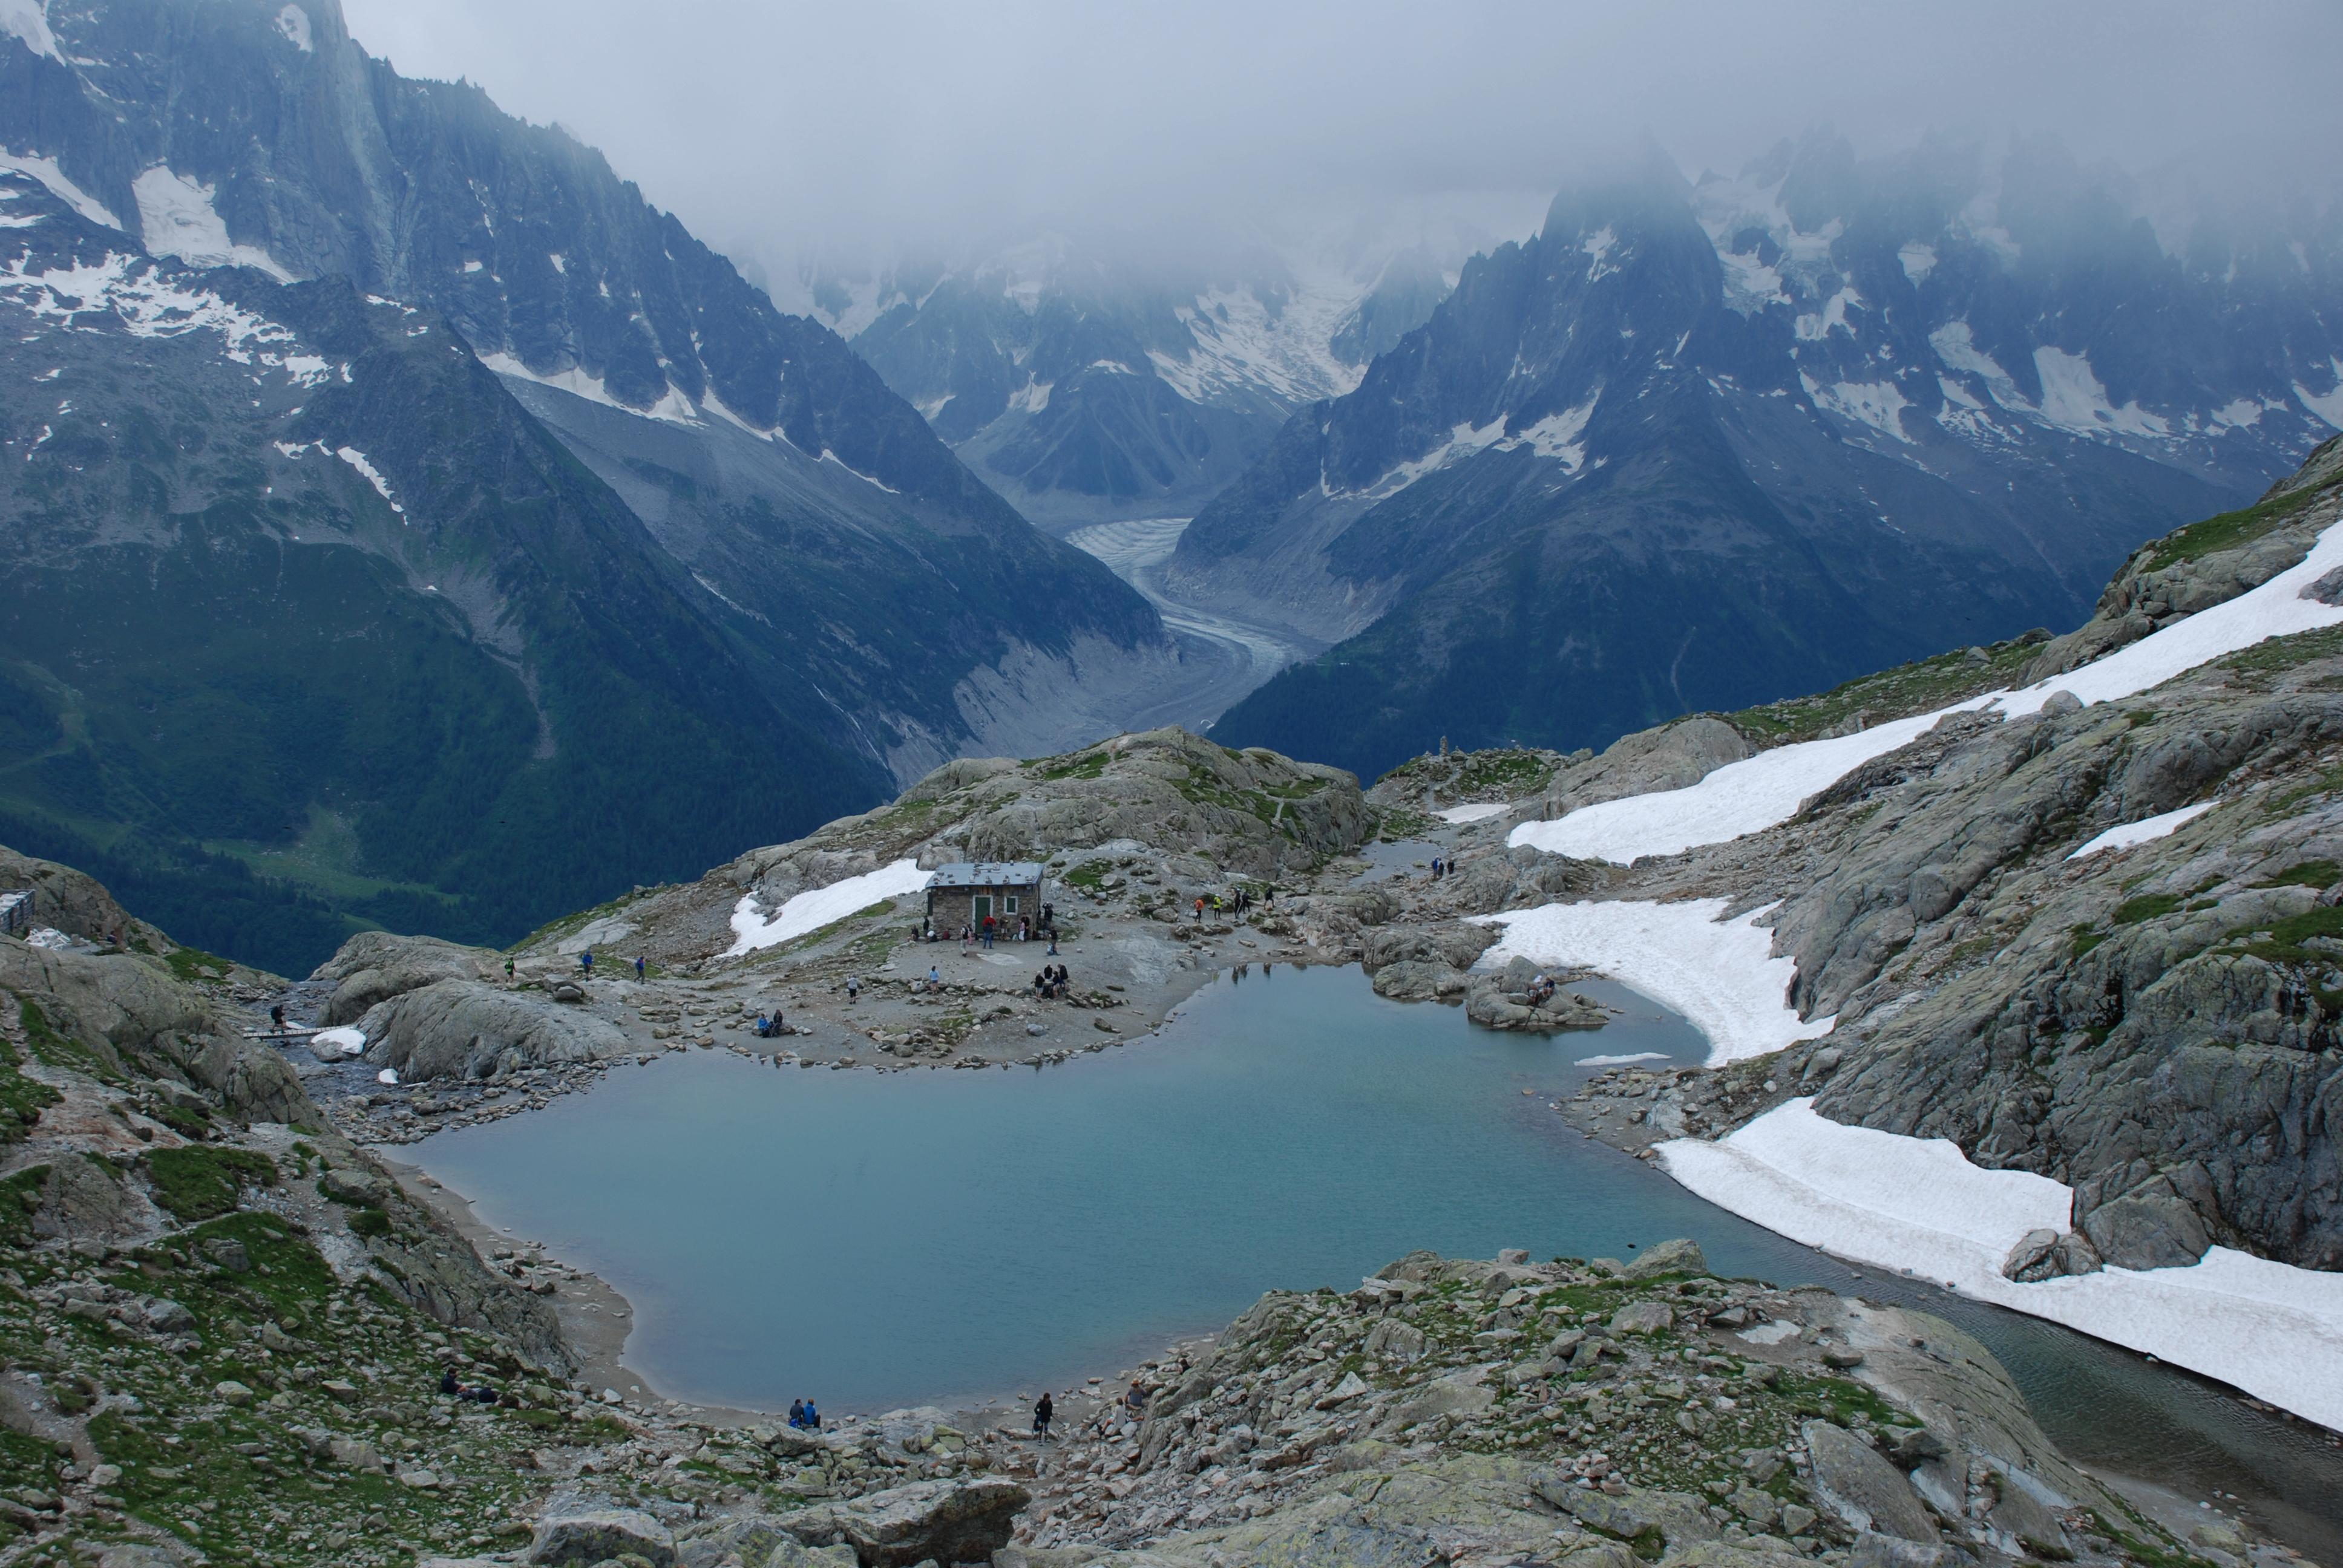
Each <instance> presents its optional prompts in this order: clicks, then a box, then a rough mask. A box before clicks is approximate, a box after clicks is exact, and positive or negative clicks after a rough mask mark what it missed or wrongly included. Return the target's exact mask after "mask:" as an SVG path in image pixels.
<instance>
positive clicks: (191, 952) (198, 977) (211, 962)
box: [163, 948, 236, 983]
mask: <svg viewBox="0 0 2343 1568" xmlns="http://www.w3.org/2000/svg"><path fill="white" fill-rule="evenodd" d="M163 961H164V962H165V963H166V964H168V965H170V966H171V972H172V973H173V974H175V975H176V976H178V977H179V978H180V979H181V980H186V981H188V982H190V983H196V982H200V981H203V980H226V979H227V977H228V975H229V973H230V972H231V971H233V970H235V968H236V964H235V962H234V960H229V959H224V958H222V957H220V956H219V955H218V954H217V953H207V952H206V951H204V950H202V949H201V948H173V949H172V950H170V952H169V953H168V954H166V956H165V958H164V960H163Z"/></svg>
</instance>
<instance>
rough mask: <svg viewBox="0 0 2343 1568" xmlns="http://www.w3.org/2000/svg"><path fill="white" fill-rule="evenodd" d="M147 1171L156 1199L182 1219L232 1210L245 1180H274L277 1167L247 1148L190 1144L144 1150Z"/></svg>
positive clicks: (264, 1182)
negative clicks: (153, 1186) (174, 1147)
mask: <svg viewBox="0 0 2343 1568" xmlns="http://www.w3.org/2000/svg"><path fill="white" fill-rule="evenodd" d="M146 1174H147V1178H148V1179H149V1180H150V1181H153V1182H154V1184H155V1201H156V1202H158V1203H160V1204H161V1205H162V1206H163V1207H164V1208H166V1209H167V1210H169V1211H171V1212H172V1213H173V1214H176V1215H177V1216H178V1217H179V1218H180V1219H182V1220H209V1219H211V1218H213V1217H214V1216H216V1215H220V1214H225V1213H227V1212H228V1211H231V1210H233V1209H234V1208H235V1207H236V1198H237V1196H238V1194H240V1193H241V1192H242V1191H244V1189H245V1188H246V1186H247V1185H249V1186H256V1187H266V1186H270V1185H273V1184H274V1183H275V1181H277V1166H276V1163H275V1161H271V1160H270V1159H269V1158H268V1156H267V1155H266V1154H261V1153H258V1152H256V1151H253V1150H250V1149H219V1148H214V1147H212V1146H211V1145H209V1144H205V1143H191V1144H189V1145H187V1146H186V1148H184V1149H157V1150H156V1151H154V1152H153V1153H151V1154H149V1155H147V1156H146Z"/></svg>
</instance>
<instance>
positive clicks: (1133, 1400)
mask: <svg viewBox="0 0 2343 1568" xmlns="http://www.w3.org/2000/svg"><path fill="white" fill-rule="evenodd" d="M1122 1408H1123V1409H1124V1410H1125V1411H1126V1412H1129V1414H1130V1417H1131V1420H1133V1421H1145V1420H1146V1419H1147V1391H1146V1390H1145V1389H1143V1388H1141V1387H1140V1386H1139V1383H1138V1381H1137V1380H1136V1379H1133V1380H1132V1382H1131V1392H1129V1393H1127V1394H1124V1395H1123V1396H1122Z"/></svg>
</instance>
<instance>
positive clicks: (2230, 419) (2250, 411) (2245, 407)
mask: <svg viewBox="0 0 2343 1568" xmlns="http://www.w3.org/2000/svg"><path fill="white" fill-rule="evenodd" d="M2208 418H2209V419H2210V420H2211V422H2212V423H2213V424H2215V425H2217V426H2219V427H2221V428H2222V429H2224V430H2241V429H2246V428H2248V427H2252V426H2255V425H2258V424H2260V423H2261V422H2262V406H2261V405H2260V404H2259V403H2257V402H2256V401H2254V399H2252V398H2251V397H2238V398H2236V399H2234V400H2232V401H2230V402H2228V403H2226V404H2224V405H2222V406H2221V407H2218V408H2216V409H2214V410H2213V412H2212V413H2211V414H2210V415H2209V416H2208Z"/></svg>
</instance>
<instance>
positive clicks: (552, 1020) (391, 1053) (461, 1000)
mask: <svg viewBox="0 0 2343 1568" xmlns="http://www.w3.org/2000/svg"><path fill="white" fill-rule="evenodd" d="M358 1028H359V1029H360V1030H362V1031H363V1032H364V1033H365V1035H366V1038H367V1051H366V1055H367V1060H368V1061H371V1062H374V1063H376V1064H377V1065H378V1066H383V1067H389V1068H394V1069H396V1070H397V1072H398V1074H399V1076H400V1077H401V1078H402V1079H408V1080H419V1079H432V1078H463V1079H492V1078H495V1077H497V1076H498V1075H499V1074H504V1075H509V1074H511V1073H513V1072H516V1071H518V1070H521V1069H524V1068H529V1067H548V1066H559V1065H562V1064H565V1063H569V1062H579V1061H598V1060H602V1059H603V1058H605V1057H610V1056H615V1055H617V1054H618V1053H619V1052H620V1051H622V1050H625V1049H626V1045H627V1039H626V1036H625V1035H624V1034H622V1033H620V1032H619V1030H618V1026H617V1025H615V1024H613V1023H611V1022H609V1021H608V1020H606V1019H602V1018H598V1017H596V1016H595V1015H594V1014H592V1013H590V1012H587V1011H585V1010H582V1009H579V1008H574V1007H565V1006H564V1005H562V1004H561V1003H560V1002H558V1001H556V1000H552V999H551V998H549V997H548V996H546V995H545V994H544V993H542V992H539V991H533V990H505V989H504V988H503V987H501V986H493V985H488V984H485V983H483V982H481V981H479V980H434V981H433V982H431V983H430V984H429V985H427V986H424V987H422V988H421V989H420V990H410V991H407V992H405V993H403V994H401V995H399V996H397V997H394V998H392V999H391V1000H388V1001H385V1002H378V1003H377V1004H376V1005H375V1006H374V1007H373V1008H372V1009H370V1010H368V1011H367V1014H366V1016H365V1017H364V1018H363V1019H361V1020H359V1023H358Z"/></svg>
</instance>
